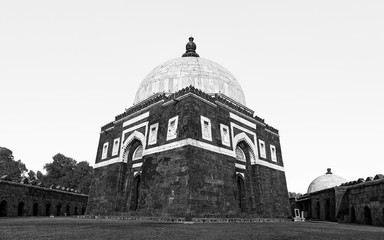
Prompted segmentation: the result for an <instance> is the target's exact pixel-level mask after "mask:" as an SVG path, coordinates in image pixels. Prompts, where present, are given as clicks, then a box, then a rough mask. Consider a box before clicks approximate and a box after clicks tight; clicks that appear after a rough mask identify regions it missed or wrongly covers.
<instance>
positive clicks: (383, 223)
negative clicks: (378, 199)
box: [381, 207, 384, 226]
mask: <svg viewBox="0 0 384 240" xmlns="http://www.w3.org/2000/svg"><path fill="white" fill-rule="evenodd" d="M381 222H382V225H383V226H384V207H383V211H382V217H381Z"/></svg>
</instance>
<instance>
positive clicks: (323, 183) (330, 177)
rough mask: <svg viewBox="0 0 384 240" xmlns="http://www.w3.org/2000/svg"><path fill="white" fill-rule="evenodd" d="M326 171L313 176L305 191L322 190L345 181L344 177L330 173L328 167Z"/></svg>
mask: <svg viewBox="0 0 384 240" xmlns="http://www.w3.org/2000/svg"><path fill="white" fill-rule="evenodd" d="M327 171H328V172H327V173H326V174H324V175H321V176H320V177H317V178H315V179H314V180H313V181H312V182H311V184H309V187H308V191H307V193H312V192H317V191H320V190H324V189H327V188H332V187H336V186H340V185H341V184H342V183H345V182H347V180H346V179H344V178H342V177H340V176H337V175H334V174H332V172H331V169H330V168H328V169H327Z"/></svg>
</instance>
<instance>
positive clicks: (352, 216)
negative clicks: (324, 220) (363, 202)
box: [349, 207, 356, 223]
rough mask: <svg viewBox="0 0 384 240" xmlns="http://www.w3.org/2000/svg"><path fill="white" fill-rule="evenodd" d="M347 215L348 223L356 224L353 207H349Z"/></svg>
mask: <svg viewBox="0 0 384 240" xmlns="http://www.w3.org/2000/svg"><path fill="white" fill-rule="evenodd" d="M349 215H350V222H351V223H355V222H356V212H355V208H354V207H351V209H350V213H349Z"/></svg>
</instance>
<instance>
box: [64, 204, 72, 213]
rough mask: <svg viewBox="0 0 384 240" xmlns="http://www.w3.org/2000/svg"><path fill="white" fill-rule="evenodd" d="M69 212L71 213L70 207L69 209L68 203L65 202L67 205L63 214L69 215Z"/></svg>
mask: <svg viewBox="0 0 384 240" xmlns="http://www.w3.org/2000/svg"><path fill="white" fill-rule="evenodd" d="M70 214H71V209H70V207H69V205H68V204H67V207H66V209H65V215H66V216H69V215H70Z"/></svg>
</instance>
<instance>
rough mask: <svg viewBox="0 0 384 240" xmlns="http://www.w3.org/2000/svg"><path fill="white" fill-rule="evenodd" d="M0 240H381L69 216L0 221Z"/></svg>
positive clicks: (295, 226)
mask: <svg viewBox="0 0 384 240" xmlns="http://www.w3.org/2000/svg"><path fill="white" fill-rule="evenodd" d="M0 239H12V240H13V239H72V240H74V239H92V240H96V239H182V240H187V239H332V240H337V239H343V240H344V239H364V240H368V239H369V240H370V239H383V240H384V227H373V226H365V225H354V224H337V223H328V222H316V223H314V222H277V223H274V222H260V223H204V224H199V223H195V224H179V223H159V222H139V221H127V220H106V219H78V218H72V217H55V218H49V217H35V218H32V217H26V218H0Z"/></svg>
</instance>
